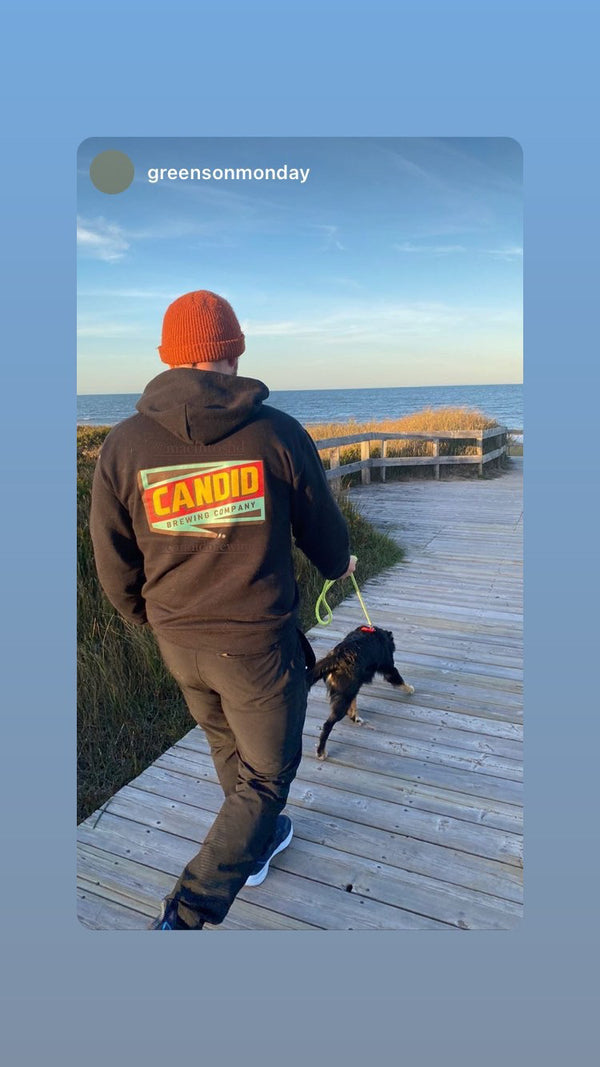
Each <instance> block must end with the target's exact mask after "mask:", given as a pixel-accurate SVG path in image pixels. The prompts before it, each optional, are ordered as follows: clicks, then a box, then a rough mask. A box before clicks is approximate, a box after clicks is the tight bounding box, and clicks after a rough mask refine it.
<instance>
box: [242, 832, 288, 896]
mask: <svg viewBox="0 0 600 1067" xmlns="http://www.w3.org/2000/svg"><path fill="white" fill-rule="evenodd" d="M293 833H294V827H293V826H292V820H291V819H290V818H288V816H287V815H278V816H277V825H276V827H275V834H274V836H273V840H272V841H271V844H270V845H269V848H268V849H267V853H266V855H265V856H263V857H262V859H260V860H257V862H256V864H255V865H254V868H253V870H252V874H250V875H249V877H248V878H246V882H245V884H246V885H260V884H261V882H264V880H265V878H266V877H267V875H268V873H269V864H270V862H271V860H272V859H273V856H276V855H277V853H278V852H283V850H284V848H287V847H288V845H289V843H290V841H291V840H292V836H293Z"/></svg>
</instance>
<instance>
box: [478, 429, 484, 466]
mask: <svg viewBox="0 0 600 1067" xmlns="http://www.w3.org/2000/svg"><path fill="white" fill-rule="evenodd" d="M478 455H479V463H478V465H477V466H478V469H479V477H480V478H482V477H483V430H480V431H479V450H478Z"/></svg>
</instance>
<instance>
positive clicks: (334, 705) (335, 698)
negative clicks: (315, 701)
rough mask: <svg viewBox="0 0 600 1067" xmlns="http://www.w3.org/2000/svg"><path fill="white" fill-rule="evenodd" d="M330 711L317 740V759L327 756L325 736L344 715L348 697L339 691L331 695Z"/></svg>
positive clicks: (346, 709) (347, 705)
mask: <svg viewBox="0 0 600 1067" xmlns="http://www.w3.org/2000/svg"><path fill="white" fill-rule="evenodd" d="M330 699H331V712H330V715H329V718H328V719H327V720H326V721H325V722H324V723H323V728H322V730H321V733H320V735H319V741H318V744H317V759H320V760H324V759H326V758H327V756H326V753H325V745H326V744H327V738H328V737H329V735H330V733H331V731H332V730H333V727H334V726H335V724H336V722H339V721H340V719H343V718H344V715H345V714H346V712H347V711H348V707H349V704H348V699H347V698H346V697H343V696H340V694H339V693H334V694H332V695H331V698H330Z"/></svg>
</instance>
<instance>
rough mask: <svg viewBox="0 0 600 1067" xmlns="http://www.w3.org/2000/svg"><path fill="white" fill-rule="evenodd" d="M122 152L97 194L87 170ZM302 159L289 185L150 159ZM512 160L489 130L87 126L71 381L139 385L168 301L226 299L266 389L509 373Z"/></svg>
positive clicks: (514, 227)
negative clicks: (372, 132) (294, 134)
mask: <svg viewBox="0 0 600 1067" xmlns="http://www.w3.org/2000/svg"><path fill="white" fill-rule="evenodd" d="M108 148H117V149H120V150H121V151H123V152H126V153H127V154H128V155H129V156H130V158H131V159H132V161H133V163H134V166H135V179H134V181H133V184H132V185H131V186H130V187H129V189H127V190H126V191H125V192H123V193H120V194H116V195H108V194H105V193H101V192H99V191H98V190H97V189H96V188H95V187H94V186H93V184H92V182H91V181H90V179H89V164H90V162H91V160H92V159H93V158H94V156H95V155H96V154H97V153H98V152H101V151H103V150H105V149H108ZM283 164H287V165H288V168H292V167H295V168H303V170H304V171H306V169H307V168H310V173H309V175H308V177H307V178H306V180H305V181H304V183H301V182H300V181H299V180H298V181H290V180H288V181H273V180H262V181H260V180H242V179H241V178H240V179H239V180H218V179H215V178H210V179H208V180H195V181H190V180H183V179H178V180H176V181H170V180H163V181H159V182H156V183H150V182H149V181H148V179H147V172H148V170H149V168H161V167H162V168H171V167H172V168H176V169H180V168H191V167H200V168H204V167H207V168H210V169H211V170H212V169H214V168H226V167H228V168H241V167H250V168H252V169H254V168H267V167H282V166H283ZM521 169H522V161H521V151H520V148H519V146H518V145H517V144H516V143H515V142H514V141H512V140H510V139H504V138H454V139H448V138H443V139H435V138H420V139H410V138H289V139H285V138H264V139H263V138H239V139H238V138H216V139H208V138H189V139H177V138H153V139H142V138H131V139H124V138H114V139H112V140H109V139H106V138H102V139H100V138H96V139H93V140H88V141H85V142H84V143H83V145H82V146H81V148H80V150H79V158H78V392H79V393H119V392H124V393H125V392H133V393H138V392H141V391H142V389H143V388H144V385H145V384H146V382H147V381H149V380H150V379H151V378H153V377H154V376H155V375H156V374H159V373H160V372H161V371H162V370H164V369H165V367H164V364H162V363H161V362H160V360H159V357H158V353H157V350H156V349H157V345H158V344H160V332H161V324H162V317H163V314H164V311H165V309H166V307H167V305H168V304H169V303H170V302H171V301H172V300H174V299H175V298H176V297H177V296H180V295H181V294H182V293H186V292H189V291H190V290H192V289H212V290H213V291H214V292H217V293H220V294H221V295H223V296H225V297H227V299H228V300H229V301H230V302H231V304H232V305H233V307H234V308H235V311H236V313H237V316H238V318H239V320H240V323H241V325H242V329H243V330H244V333H245V334H246V352H245V353H244V355H243V356H242V357H241V360H240V373H241V374H245V375H247V376H249V377H255V378H261V379H262V380H263V381H265V382H266V383H267V385H269V386H270V388H272V389H315V388H344V387H346V388H350V387H356V388H359V387H374V386H386V385H389V386H415V385H452V384H458V385H460V384H496V383H511V382H520V381H522V176H521Z"/></svg>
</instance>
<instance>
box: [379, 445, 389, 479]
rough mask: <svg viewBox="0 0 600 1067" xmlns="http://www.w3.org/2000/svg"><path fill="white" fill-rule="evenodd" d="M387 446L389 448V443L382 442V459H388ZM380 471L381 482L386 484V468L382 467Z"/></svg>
mask: <svg viewBox="0 0 600 1067" xmlns="http://www.w3.org/2000/svg"><path fill="white" fill-rule="evenodd" d="M387 446H388V443H387V441H382V442H381V458H382V459H387ZM379 469H380V471H381V481H382V482H385V467H380V468H379Z"/></svg>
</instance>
